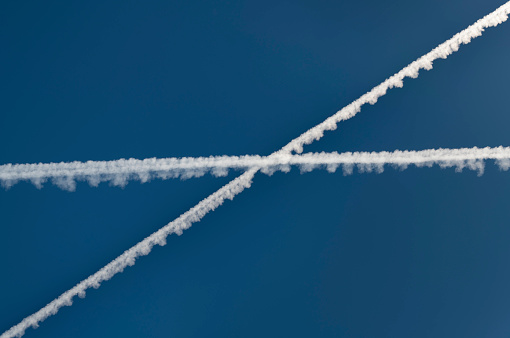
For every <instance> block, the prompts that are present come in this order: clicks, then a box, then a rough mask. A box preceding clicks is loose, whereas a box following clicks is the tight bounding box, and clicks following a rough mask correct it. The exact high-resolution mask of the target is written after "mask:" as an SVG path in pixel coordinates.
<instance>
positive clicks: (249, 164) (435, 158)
mask: <svg viewBox="0 0 510 338" xmlns="http://www.w3.org/2000/svg"><path fill="white" fill-rule="evenodd" d="M485 159H495V160H498V164H501V163H503V162H502V161H505V160H509V159H510V147H501V146H500V147H497V148H489V147H487V148H476V147H474V148H462V149H429V150H422V151H408V150H406V151H400V150H396V151H394V152H379V153H376V152H354V153H351V152H346V153H341V154H339V153H336V152H333V153H307V154H302V155H288V154H275V155H273V156H267V157H262V156H259V155H245V156H211V157H196V158H193V157H187V158H163V159H156V158H150V159H145V160H135V159H129V160H124V159H122V160H116V161H88V162H69V163H65V162H62V163H39V164H15V165H11V164H9V165H3V166H0V181H1V182H2V184H4V185H5V186H10V185H12V184H13V183H14V182H17V181H20V180H30V181H32V182H34V184H36V185H37V186H41V184H42V183H43V182H44V181H46V180H48V179H51V180H52V181H53V182H55V183H56V184H57V185H59V186H60V187H62V188H64V189H68V190H72V189H74V188H75V185H76V183H75V182H76V180H82V181H88V182H89V183H90V184H91V185H93V186H96V185H97V184H99V182H106V181H109V182H111V183H112V184H113V185H125V184H126V183H127V181H128V180H130V179H137V180H140V181H142V182H147V181H149V180H150V179H153V178H162V179H167V178H178V177H180V178H182V179H186V178H191V177H199V176H203V175H204V174H206V173H211V174H212V175H214V176H225V175H227V174H228V171H229V170H230V169H237V170H245V169H249V168H253V167H260V168H261V170H262V172H264V173H272V172H274V171H288V170H290V166H299V167H300V168H301V170H302V171H308V170H309V169H311V168H314V167H317V166H327V167H328V170H330V171H331V170H332V169H333V168H335V169H336V167H338V166H339V165H342V166H343V168H344V172H346V173H347V172H349V171H351V170H350V169H349V168H351V167H353V166H358V168H359V169H360V170H361V171H371V170H372V169H374V170H377V171H379V170H380V169H379V168H382V166H384V165H385V164H393V165H397V166H400V167H403V166H406V165H409V164H415V165H423V164H433V163H439V164H440V165H441V166H446V165H447V164H448V163H449V164H451V166H456V167H470V166H471V167H472V165H473V164H470V163H483V160H485Z"/></svg>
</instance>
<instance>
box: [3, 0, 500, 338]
mask: <svg viewBox="0 0 510 338" xmlns="http://www.w3.org/2000/svg"><path fill="white" fill-rule="evenodd" d="M509 13H510V1H509V2H507V3H505V4H504V5H502V6H501V7H499V8H498V9H496V10H495V11H494V12H492V13H491V14H488V15H487V16H485V17H484V18H483V19H481V20H478V21H477V22H476V23H475V24H474V25H472V26H469V27H468V28H467V29H465V30H463V31H462V32H460V33H458V34H456V35H455V36H454V37H453V38H452V39H450V40H448V41H447V42H445V43H443V44H441V45H439V46H438V47H437V48H435V49H434V50H433V51H432V52H430V53H429V54H426V55H425V56H423V57H421V58H419V59H418V60H417V61H415V62H413V63H412V64H411V65H409V66H408V67H406V68H404V69H403V70H402V71H400V72H399V73H397V74H396V75H394V76H393V77H391V78H389V79H388V80H386V81H385V82H383V83H382V84H380V85H379V86H377V87H375V88H374V89H372V90H371V91H370V92H369V93H367V94H365V95H363V96H362V97H361V98H360V99H358V100H356V101H354V102H353V103H351V104H350V105H349V106H347V107H346V108H344V109H342V110H340V111H339V112H338V113H336V114H335V115H333V116H332V117H330V118H328V119H327V120H326V121H324V122H323V123H321V124H319V125H317V126H316V127H314V128H312V129H310V130H309V131H307V132H306V133H304V134H302V135H301V136H299V137H298V138H296V139H294V140H292V141H291V142H289V143H288V144H287V145H286V146H284V147H283V148H282V149H280V150H279V151H277V152H275V153H273V154H272V155H271V156H273V155H274V156H275V155H277V154H279V153H282V154H285V153H287V154H288V153H291V152H292V151H296V152H298V153H301V152H302V150H303V145H305V144H309V143H311V142H313V141H314V140H318V139H320V138H321V137H322V136H323V134H324V131H325V130H334V129H336V124H337V123H338V122H339V121H341V120H345V119H348V118H350V117H352V116H354V115H355V114H357V113H358V112H359V110H360V109H361V106H362V105H364V104H366V103H367V102H368V103H371V104H374V103H375V102H376V101H377V99H378V98H379V97H381V96H382V95H384V94H385V93H386V90H387V89H389V88H392V87H401V86H402V85H403V82H402V80H403V79H404V78H405V77H417V76H418V71H419V69H421V68H423V69H431V68H432V62H433V61H434V60H435V59H437V58H446V57H447V56H448V55H450V54H451V53H452V52H454V51H457V49H458V48H459V46H460V45H461V44H467V43H469V42H470V41H471V39H472V38H475V37H477V36H480V35H481V34H482V32H483V30H484V29H485V28H487V27H494V26H497V25H498V24H500V23H502V22H504V21H506V20H507V19H508V14H509ZM411 66H412V67H411ZM509 166H510V164H509ZM258 170H260V168H252V169H250V170H248V171H247V172H245V173H244V174H242V175H241V176H239V177H238V178H236V179H234V180H233V181H231V182H230V183H228V184H226V185H225V186H223V187H222V188H221V189H220V190H218V191H217V192H215V193H213V194H212V195H210V196H209V197H207V198H206V199H204V200H202V201H201V202H200V203H199V204H197V205H196V206H195V207H193V208H191V209H190V210H189V211H187V212H186V213H184V214H182V215H181V216H180V217H179V218H177V219H176V220H175V221H173V222H171V223H169V224H168V225H166V226H165V227H163V228H161V229H160V230H158V231H157V232H155V233H154V234H152V235H151V236H149V237H147V238H146V239H144V240H143V241H142V242H140V243H138V244H137V245H135V246H134V247H132V248H131V249H129V250H127V251H125V252H124V253H123V254H122V255H121V256H119V257H117V258H116V259H114V260H113V261H112V262H111V263H109V264H108V265H107V266H105V267H104V268H102V269H101V270H99V271H98V272H96V273H95V274H93V275H92V276H90V277H89V278H87V279H86V280H84V281H82V282H80V283H79V284H78V285H76V286H75V287H74V288H72V289H71V290H69V291H66V292H64V293H63V294H62V295H61V296H59V297H58V298H57V299H55V300H53V301H52V302H51V303H49V304H48V305H46V306H45V307H44V308H42V309H41V310H39V311H37V312H36V313H34V314H32V315H30V316H28V317H26V318H25V319H23V320H22V321H21V322H20V323H19V324H17V325H15V326H13V327H11V328H10V329H9V330H7V331H6V332H4V333H3V334H2V335H1V336H0V338H7V337H14V336H18V337H19V336H22V335H23V334H24V332H25V330H26V329H27V328H28V327H30V326H32V327H37V325H38V323H39V322H41V321H43V320H45V319H46V318H48V317H49V316H51V315H54V314H56V313H57V312H58V310H59V309H60V308H61V307H63V306H66V305H67V306H68V305H71V304H72V299H73V297H74V296H76V295H79V296H84V295H85V290H86V289H88V288H90V287H91V286H92V287H96V288H97V287H99V286H100V283H101V282H102V281H105V280H108V279H110V278H111V277H113V276H114V275H115V274H117V273H119V272H122V271H123V270H124V268H125V267H127V266H128V265H133V264H134V263H135V261H136V259H137V258H138V257H140V256H143V255H147V254H148V253H149V252H150V251H151V249H152V247H153V246H154V245H155V244H160V245H164V243H165V239H166V237H167V236H168V235H169V234H171V233H172V232H176V233H181V232H182V230H184V229H187V228H189V227H190V226H191V224H192V223H195V222H198V221H199V220H200V219H202V217H203V216H205V214H207V213H208V212H209V211H211V210H214V209H215V208H216V207H218V206H219V205H221V204H222V203H223V201H224V200H225V199H226V198H229V199H233V198H234V197H235V196H236V195H237V194H239V193H241V192H242V191H243V190H244V189H245V188H248V187H249V186H250V185H251V181H252V178H253V176H254V175H255V173H256V172H257V171H258Z"/></svg>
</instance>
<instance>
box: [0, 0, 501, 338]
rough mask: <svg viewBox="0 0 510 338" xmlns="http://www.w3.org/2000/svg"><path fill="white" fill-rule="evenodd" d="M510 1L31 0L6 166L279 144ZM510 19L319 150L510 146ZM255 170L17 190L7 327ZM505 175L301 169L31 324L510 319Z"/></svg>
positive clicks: (155, 332)
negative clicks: (66, 188) (41, 0)
mask: <svg viewBox="0 0 510 338" xmlns="http://www.w3.org/2000/svg"><path fill="white" fill-rule="evenodd" d="M503 3H504V2H503V1H493V0H485V1H460V0H450V1H447V2H445V1H412V2H410V1H392V2H391V3H387V2H380V1H368V0H367V1H336V2H333V1H324V2H318V1H292V2H290V1H289V2H285V1H251V2H234V1H225V2H210V1H207V2H205V1H204V2H200V1H186V2H184V1H182V2H167V1H160V2H157V1H154V2H151V3H150V4H148V3H145V2H137V1H123V2H120V1H119V2H110V1H101V2H99V1H98V2H94V1H92V2H87V3H83V2H72V1H71V2H67V3H65V4H64V3H61V2H46V3H44V4H43V3H36V2H32V3H30V2H15V1H4V2H3V3H2V5H1V10H0V42H1V44H2V51H1V52H0V61H1V62H0V102H1V108H0V109H1V112H2V113H1V114H0V145H1V146H0V164H4V163H28V162H52V161H53V162H60V161H72V160H81V161H84V160H112V159H118V158H129V157H135V158H147V157H169V156H208V155H223V154H226V155H241V154H261V155H264V154H269V153H271V152H273V151H274V150H276V149H278V148H280V147H281V146H283V145H285V144H286V143H287V142H288V141H289V140H290V139H292V138H294V137H295V136H298V135H299V134H300V133H302V132H303V131H305V130H307V129H308V128H309V127H311V126H313V125H315V124H317V123H319V122H321V121H322V120H324V119H325V118H326V117H328V116H330V115H332V114H333V113H335V112H336V111H337V110H338V109H340V108H342V107H343V106H345V105H346V104H348V103H350V102H351V101H353V100H354V99H356V98H358V97H359V96H360V95H361V94H363V93H365V92H366V91H368V90H370V89H371V88H372V87H373V86H375V85H377V84H379V83H380V82H381V81H382V80H384V79H385V78H387V77H388V76H390V75H392V74H393V73H395V72H396V71H398V70H399V69H401V68H402V67H403V66H405V65H407V64H408V63H410V62H411V61H413V60H415V59H416V58H417V57H419V56H421V55H423V54H425V53H426V52H428V51H429V50H430V49H432V48H433V47H435V46H436V45H437V44H439V43H441V42H443V41H444V40H446V39H448V38H450V37H451V36H452V35H453V34H455V33H457V32H458V31H460V30H462V29H464V28H465V27H466V26H468V25H469V24H471V23H473V22H474V21H476V20H477V19H479V18H481V17H482V16H483V15H485V14H487V13H489V12H491V11H492V10H494V9H495V8H497V7H498V6H500V5H502V4H503ZM509 34H510V24H509V23H505V24H503V25H501V26H499V27H497V28H494V29H489V30H488V31H487V32H486V33H485V34H484V36H483V37H481V38H478V39H476V40H475V41H474V42H473V43H471V44H470V45H468V46H463V47H461V50H460V51H459V52H458V53H456V54H454V55H452V56H451V57H449V58H448V60H446V61H442V60H441V61H437V62H436V63H435V65H434V69H433V70H432V71H430V72H423V73H422V74H421V75H420V77H419V78H418V79H415V80H407V81H406V82H405V86H404V88H403V89H395V90H393V91H391V92H390V93H389V94H388V95H387V96H385V97H384V98H382V99H381V100H380V101H379V102H378V103H377V104H376V105H374V106H369V107H364V108H363V110H362V112H361V113H360V114H358V115H357V116H356V117H355V118H353V119H351V120H349V121H345V122H342V123H341V125H339V128H338V130H337V131H335V132H328V133H327V135H326V136H325V137H324V138H323V139H322V140H321V141H319V142H316V143H314V144H313V145H310V146H307V147H306V148H305V151H339V152H340V151H372V150H374V151H381V150H394V149H413V150H421V149H427V148H437V147H449V148H457V147H472V146H499V145H505V146H508V145H510V142H509V141H508V133H507V125H508V122H510V117H509V115H508V114H507V110H508V100H507V91H508V90H507V88H508V78H509V75H510V70H509V68H508V61H507V60H508V57H509V55H510V44H509V43H508V42H509V36H510V35H509ZM233 177H234V175H233V173H231V174H230V175H229V177H226V178H213V177H203V178H199V179H193V180H188V181H179V180H169V181H153V182H151V183H148V184H139V183H136V182H131V183H130V184H128V185H127V186H126V187H125V188H124V189H121V188H117V187H109V186H108V185H107V184H103V185H101V186H100V187H98V188H90V187H89V186H88V185H86V184H85V183H82V184H79V185H78V188H77V191H76V192H73V193H69V192H65V191H62V190H59V189H58V188H56V187H55V186H52V185H47V186H46V187H44V188H43V189H41V190H37V189H36V188H34V187H33V186H32V185H29V184H27V183H20V184H18V185H16V186H14V187H13V188H11V189H10V190H8V191H5V190H0V231H1V232H0V250H1V251H0V255H1V257H2V259H0V262H1V265H0V269H1V271H2V275H3V278H1V279H0V304H1V306H0V313H1V316H0V326H1V328H2V329H1V330H2V332H3V331H4V330H6V329H8V328H9V327H11V326H12V325H14V324H16V323H18V322H19V321H20V320H21V319H22V318H24V317H25V316H27V315H29V314H32V313H33V312H35V311H37V310H38V309H40V308H41V307H42V306H44V305H45V304H47V303H48V302H50V301H51V300H53V299H54V298H55V297H57V296H58V295H60V294H61V293H62V292H63V291H65V290H67V289H69V288H70V287H72V286H74V285H75V284H76V283H78V282H79V281H81V280H82V279H84V278H86V277H87V276H89V275H90V274H92V273H94V272H95V271H97V270H98V269H99V268H101V267H102V266H104V265H105V264H107V263H108V262H110V261H111V260H112V259H114V258H115V257H117V256H118V255H119V254H121V253H122V252H123V251H124V250H125V249H127V248H129V247H130V246H132V245H134V244H135V243H137V242H138V241H139V240H141V239H142V238H144V237H146V236H148V235H149V234H151V233H152V232H153V231H155V230H157V229H158V228H160V227H161V226H163V225H165V224H166V223H168V222H169V221H171V220H173V219H175V218H176V217H178V216H179V215H180V214H181V213H182V212H184V211H186V210H188V209H189V208H190V207H192V206H193V205H195V204H196V203H197V202H198V201H199V200H201V199H202V198H204V197H206V196H207V195H209V194H210V193H212V192H214V191H215V190H216V189H218V188H219V187H221V186H222V185H224V184H225V183H227V182H228V181H229V180H230V179H232V178H233ZM507 184H510V176H509V174H508V173H505V172H500V171H499V170H498V169H497V168H496V167H494V166H493V165H492V163H488V165H487V168H486V173H485V175H484V176H482V177H477V176H476V173H474V172H464V173H462V174H458V173H455V172H454V170H452V169H449V170H441V169H438V168H432V169H429V168H426V169H408V170H406V171H403V172H399V171H395V170H393V169H387V170H386V171H385V172H384V173H383V174H379V175H377V174H354V175H352V176H343V175H342V174H341V173H340V172H339V173H336V174H329V173H327V172H326V171H315V172H313V173H308V174H304V175H301V174H300V173H299V172H298V171H297V170H294V171H292V172H291V173H289V174H283V173H278V174H275V175H274V176H272V177H267V176H265V175H261V174H259V175H257V176H256V177H255V180H254V183H253V186H252V188H251V189H249V190H247V191H245V192H244V193H242V194H241V195H239V196H238V197H237V198H236V199H235V200H234V201H232V202H230V201H229V202H227V203H225V205H224V206H222V207H221V208H219V209H218V210H216V211H214V212H213V213H211V214H209V215H207V216H206V217H205V218H204V220H203V221H202V222H200V223H197V224H195V225H194V226H193V227H192V228H191V229H189V230H187V231H186V232H185V233H184V234H183V235H182V236H180V237H178V236H172V237H171V238H169V240H168V245H167V246H165V247H158V248H156V249H155V250H154V251H153V252H152V253H151V254H150V255H149V256H147V257H144V258H141V259H140V260H139V261H138V263H137V264H136V265H135V266H134V267H131V268H128V269H127V270H126V271H125V272H124V273H122V274H120V275H117V276H116V277H114V278H113V279H112V280H111V281H108V282H106V283H104V284H103V286H101V288H99V289H97V290H92V291H90V292H89V293H88V294H87V297H86V298H85V299H78V300H76V301H75V304H74V305H73V306H72V307H69V308H64V309H63V310H61V311H60V312H59V313H58V314H57V315H56V316H54V317H51V318H49V319H48V320H47V321H45V322H43V323H42V324H41V327H40V328H38V329H36V330H32V329H29V330H28V331H27V334H26V337H90V336H99V337H101V336H112V335H114V336H126V337H140V336H146V337H160V336H165V337H166V336H173V337H203V336H209V337H215V336H218V337H225V336H243V337H252V336H253V337H258V336H261V335H263V336H303V337H309V336H320V337H339V336H340V337H409V336H413V337H432V336H433V337H451V336H463V337H480V336H491V337H507V336H508V335H509V333H510V326H509V325H508V315H509V314H510V306H509V305H508V304H510V292H509V291H508V287H507V286H508V284H509V282H510V272H509V269H508V265H509V259H508V257H510V248H509V246H508V239H509V238H510V228H509V227H508V218H509V216H510V215H509V212H508V208H507V205H506V202H507V201H508V197H507V193H508V189H507V187H508V186H507Z"/></svg>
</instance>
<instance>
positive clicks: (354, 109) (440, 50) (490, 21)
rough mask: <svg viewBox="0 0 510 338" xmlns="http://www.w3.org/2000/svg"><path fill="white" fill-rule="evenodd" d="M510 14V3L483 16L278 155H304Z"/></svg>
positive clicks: (296, 140) (303, 135) (290, 143)
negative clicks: (341, 125) (367, 107)
mask: <svg viewBox="0 0 510 338" xmlns="http://www.w3.org/2000/svg"><path fill="white" fill-rule="evenodd" d="M509 13H510V1H509V2H507V3H505V4H504V5H502V6H501V7H499V8H498V9H496V10H495V11H494V12H492V13H490V14H488V15H486V16H485V17H483V18H482V19H480V20H478V21H477V22H475V23H474V24H472V25H471V26H469V27H468V28H466V29H464V30H463V31H461V32H460V33H457V34H455V35H454V36H453V37H452V38H451V39H449V40H447V41H445V42H443V43H442V44H440V45H439V46H437V47H436V48H434V49H433V50H432V51H430V52H429V53H427V54H425V55H423V56H422V57H420V58H419V59H417V60H416V61H414V62H412V63H411V64H409V65H408V66H407V67H405V68H403V69H402V70H401V71H399V72H398V73H396V74H395V75H393V76H391V77H390V78H388V79H387V80H386V81H384V82H383V83H381V84H379V85H378V86H376V87H374V88H372V90H370V91H369V92H368V93H366V94H364V95H362V96H361V97H360V98H359V99H357V100H356V101H354V102H352V103H351V104H349V105H347V106H345V107H344V108H342V109H341V110H339V111H338V112H337V113H336V114H334V115H332V116H331V117H329V118H328V119H326V120H325V121H324V122H322V123H320V124H318V125H316V126H315V127H313V128H311V129H309V130H308V131H306V132H304V133H303V134H301V135H300V136H299V137H297V138H295V139H294V140H292V141H291V142H289V143H288V144H287V145H286V146H285V147H283V148H282V150H281V152H284V153H291V152H292V151H295V152H297V153H301V152H303V146H304V145H305V144H310V143H312V142H313V141H317V140H319V139H320V138H322V136H323V135H324V131H326V130H335V129H336V128H337V123H338V122H340V121H344V120H348V119H350V118H351V117H353V116H354V115H356V114H357V113H358V112H359V111H360V110H361V106H363V105H365V104H367V103H370V104H375V103H376V102H377V100H378V99H379V98H380V97H381V96H384V95H386V92H387V90H388V89H391V88H394V87H399V88H401V87H403V86H404V82H403V80H404V78H406V77H411V78H417V77H418V74H419V71H420V69H426V70H430V69H432V63H433V62H434V61H435V60H437V59H439V58H442V59H446V58H447V57H448V56H449V55H450V54H452V53H454V52H456V51H458V50H459V47H460V46H461V45H462V44H465V45H467V44H468V43H470V42H471V40H472V39H474V38H476V37H478V36H481V35H482V33H483V31H484V30H485V28H488V27H495V26H497V25H499V24H501V23H503V22H505V21H506V20H507V19H508V14H509Z"/></svg>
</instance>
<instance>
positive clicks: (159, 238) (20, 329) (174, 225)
mask: <svg viewBox="0 0 510 338" xmlns="http://www.w3.org/2000/svg"><path fill="white" fill-rule="evenodd" d="M256 172H257V169H252V170H249V171H247V172H245V173H244V174H242V175H241V176H239V177H238V178H236V179H234V180H233V181H231V182H230V183H228V184H227V185H225V186H224V187H222V188H221V189H220V190H218V191H216V192H215V193H213V194H212V195H210V196H209V197H207V198H206V199H204V200H202V201H201V202H200V203H198V204H197V205H196V206H194V207H193V208H191V209H190V210H188V211H187V212H185V213H184V214H182V215H181V216H180V217H179V218H177V219H176V220H175V221H173V222H171V223H169V224H167V225H166V226H164V227H163V228H161V229H159V230H158V231H156V232H155V233H153V234H152V235H150V236H149V237H147V238H145V239H144V240H143V241H141V242H139V243H138V244H136V245H135V246H133V247H132V248H130V249H128V250H126V251H125V252H124V253H123V254H122V255H120V256H119V257H117V258H115V259H114V260H113V261H112V262H110V263H109V264H108V265H106V266H105V267H104V268H102V269H101V270H99V271H98V272H96V273H95V274H93V275H92V276H90V277H88V278H87V279H85V280H84V281H82V282H80V283H79V284H77V285H76V286H75V287H73V288H72V289H70V290H68V291H66V292H64V293H63V294H62V295H60V296H59V297H58V298H57V299H55V300H53V301H52V302H51V303H49V304H48V305H46V306H45V307H43V308H42V309H40V310H39V311H37V312H36V313H34V314H32V315H30V316H28V317H26V318H25V319H23V320H22V321H21V323H19V324H17V325H15V326H13V327H12V328H10V329H9V330H7V331H6V332H4V333H3V334H2V335H1V336H0V337H1V338H7V337H15V336H17V337H21V336H22V335H23V334H24V333H25V330H26V329H27V328H29V327H30V326H32V327H34V328H36V327H37V326H38V323H39V322H41V321H43V320H45V319H46V318H48V317H49V316H51V315H54V314H56V313H57V312H58V310H59V309H60V308H61V307H63V306H70V305H72V303H73V298H74V297H75V296H80V297H82V298H83V297H85V291H86V290H87V289H89V288H91V287H93V288H96V289H97V288H98V287H99V286H100V285H101V283H102V282H104V281H107V280H109V279H110V278H112V277H113V276H114V275H116V274H117V273H119V272H122V271H124V268H126V267H127V266H132V265H134V264H135V261H136V259H137V258H138V257H140V256H145V255H147V254H149V252H151V250H152V248H153V247H154V246H155V245H156V244H159V245H161V246H163V245H165V244H166V238H167V236H168V235H170V234H172V233H176V234H178V235H180V234H182V231H183V230H186V229H188V228H189V227H190V226H191V225H192V224H193V223H195V222H198V221H200V220H201V219H202V217H204V216H205V215H206V214H207V213H208V212H209V211H212V210H214V209H216V208H217V207H218V206H220V205H221V204H222V203H223V201H224V200H225V199H233V198H234V196H235V195H237V194H239V193H240V192H241V191H243V190H244V189H246V188H248V187H249V186H250V185H251V181H252V178H253V175H255V173H256Z"/></svg>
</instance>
